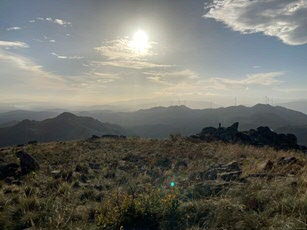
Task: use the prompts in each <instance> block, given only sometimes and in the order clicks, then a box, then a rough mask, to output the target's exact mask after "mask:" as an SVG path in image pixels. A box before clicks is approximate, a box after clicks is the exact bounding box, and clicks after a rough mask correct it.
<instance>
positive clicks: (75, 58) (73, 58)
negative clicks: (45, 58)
mask: <svg viewBox="0 0 307 230" xmlns="http://www.w3.org/2000/svg"><path fill="white" fill-rule="evenodd" d="M51 54H52V55H53V56H56V57H57V58H58V59H68V60H80V59H83V58H84V57H81V56H65V55H58V54H56V53H51Z"/></svg>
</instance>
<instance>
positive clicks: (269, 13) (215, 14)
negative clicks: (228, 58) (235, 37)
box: [204, 0, 307, 45]
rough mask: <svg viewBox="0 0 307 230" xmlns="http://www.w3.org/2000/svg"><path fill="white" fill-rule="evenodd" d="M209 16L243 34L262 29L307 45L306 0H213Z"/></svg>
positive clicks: (284, 40)
mask: <svg viewBox="0 0 307 230" xmlns="http://www.w3.org/2000/svg"><path fill="white" fill-rule="evenodd" d="M206 9H207V10H208V9H209V12H208V13H206V14H205V15H204V17H206V18H213V19H215V20H217V21H220V22H223V23H224V24H226V25H227V26H228V27H230V28H231V29H233V30H235V31H239V32H241V33H242V34H250V33H257V32H261V33H263V34H265V35H268V36H274V37H277V38H279V39H280V40H282V41H283V42H284V43H285V44H288V45H303V44H307V30H306V27H307V1H306V0H291V1H289V0H270V1H266V0H253V1H247V0H213V3H212V4H209V5H207V6H206Z"/></svg>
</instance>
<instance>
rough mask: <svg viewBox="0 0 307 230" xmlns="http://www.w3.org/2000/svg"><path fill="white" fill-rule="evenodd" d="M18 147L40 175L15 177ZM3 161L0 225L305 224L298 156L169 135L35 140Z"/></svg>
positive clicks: (145, 228)
mask: <svg viewBox="0 0 307 230" xmlns="http://www.w3.org/2000/svg"><path fill="white" fill-rule="evenodd" d="M19 150H23V151H26V152H28V153H29V154H30V155H31V156H32V157H33V158H35V159H36V160H37V162H38V163H39V166H40V169H39V170H38V171H35V173H29V174H26V175H23V176H20V175H19V174H18V170H17V172H15V171H14V169H16V168H17V169H18V167H19V165H18V164H19V163H18V164H16V162H18V159H17V158H16V155H15V154H16V152H17V151H19ZM0 159H1V161H0V173H1V169H2V168H5V167H6V168H10V170H11V172H10V175H9V176H3V175H2V176H3V177H4V179H3V180H2V179H1V178H0V207H1V208H0V229H27V228H34V229H92V230H94V229H97V230H98V229H106V230H109V229H110V230H111V229H121V228H122V229H142V230H160V229H161V230H162V229H182V230H192V229H208V230H217V229H267V230H269V229H289V230H290V229H306V226H307V219H306V216H307V203H306V200H307V193H306V189H307V182H306V178H307V168H306V165H307V156H306V154H305V155H304V154H302V153H300V152H294V151H274V150H273V149H271V148H255V147H251V146H248V145H247V146H243V145H231V144H225V143H220V142H213V143H205V142H198V141H191V140H189V139H187V138H180V137H176V136H173V137H172V138H171V139H167V140H152V139H151V140H150V139H138V138H131V139H130V138H127V139H119V140H114V139H106V138H101V139H96V140H91V141H89V140H79V141H70V142H53V143H43V144H41V143H39V144H38V145H26V146H24V147H23V148H17V147H9V148H2V149H0ZM6 164H8V165H6ZM3 177H2V178H3Z"/></svg>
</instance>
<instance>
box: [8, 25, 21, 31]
mask: <svg viewBox="0 0 307 230" xmlns="http://www.w3.org/2000/svg"><path fill="white" fill-rule="evenodd" d="M6 30H8V31H10V30H21V28H20V27H18V26H14V27H10V28H7V29H6Z"/></svg>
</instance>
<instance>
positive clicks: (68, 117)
mask: <svg viewBox="0 0 307 230" xmlns="http://www.w3.org/2000/svg"><path fill="white" fill-rule="evenodd" d="M76 117H77V116H76V115H75V114H73V113H69V112H64V113H61V114H60V115H58V116H57V117H56V118H63V119H70V118H76Z"/></svg>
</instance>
